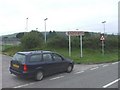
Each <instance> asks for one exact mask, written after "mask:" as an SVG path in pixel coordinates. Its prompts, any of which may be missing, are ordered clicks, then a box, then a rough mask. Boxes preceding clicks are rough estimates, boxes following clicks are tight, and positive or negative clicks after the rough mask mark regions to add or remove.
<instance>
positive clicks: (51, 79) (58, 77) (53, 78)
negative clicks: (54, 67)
mask: <svg viewBox="0 0 120 90" xmlns="http://www.w3.org/2000/svg"><path fill="white" fill-rule="evenodd" d="M62 77H64V76H59V77H55V78H51V79H50V80H55V79H59V78H62Z"/></svg>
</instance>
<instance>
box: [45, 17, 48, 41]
mask: <svg viewBox="0 0 120 90" xmlns="http://www.w3.org/2000/svg"><path fill="white" fill-rule="evenodd" d="M47 19H48V18H45V19H44V21H45V36H44V38H45V43H46V42H47V37H46V20H47Z"/></svg>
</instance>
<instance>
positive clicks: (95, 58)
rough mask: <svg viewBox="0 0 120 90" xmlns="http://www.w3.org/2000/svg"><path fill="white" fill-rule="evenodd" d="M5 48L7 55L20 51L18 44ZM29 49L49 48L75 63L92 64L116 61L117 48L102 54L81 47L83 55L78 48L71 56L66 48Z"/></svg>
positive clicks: (98, 51) (73, 50)
mask: <svg viewBox="0 0 120 90" xmlns="http://www.w3.org/2000/svg"><path fill="white" fill-rule="evenodd" d="M4 47H5V48H6V49H5V50H3V53H4V54H6V55H9V56H13V55H14V54H15V53H16V52H18V51H22V50H21V48H20V46H4ZM31 50H50V51H54V52H57V53H59V54H61V55H63V56H64V57H67V58H71V59H73V60H74V62H75V63H78V64H81V63H84V64H93V63H107V62H114V61H118V50H113V52H112V51H106V50H105V54H104V55H102V53H101V50H91V49H84V48H83V57H82V58H81V57H80V49H72V53H71V57H69V55H68V49H67V48H45V47H43V48H34V49H31Z"/></svg>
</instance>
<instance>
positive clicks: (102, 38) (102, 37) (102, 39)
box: [100, 35, 105, 55]
mask: <svg viewBox="0 0 120 90" xmlns="http://www.w3.org/2000/svg"><path fill="white" fill-rule="evenodd" d="M100 40H101V41H102V54H103V55H104V53H105V51H104V40H105V38H104V36H103V35H102V36H101V38H100Z"/></svg>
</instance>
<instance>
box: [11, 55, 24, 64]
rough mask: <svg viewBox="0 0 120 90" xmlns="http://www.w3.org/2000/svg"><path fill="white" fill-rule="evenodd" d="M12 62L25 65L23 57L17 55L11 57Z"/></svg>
mask: <svg viewBox="0 0 120 90" xmlns="http://www.w3.org/2000/svg"><path fill="white" fill-rule="evenodd" d="M13 60H14V61H18V62H20V63H22V64H23V63H25V55H23V54H19V53H17V54H15V55H14V56H13Z"/></svg>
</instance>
